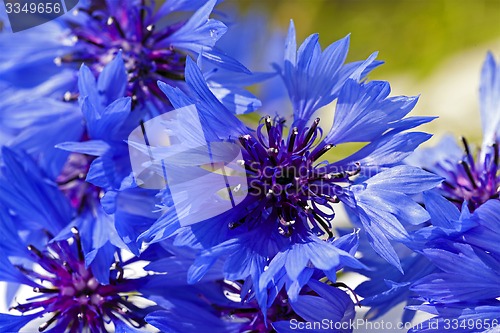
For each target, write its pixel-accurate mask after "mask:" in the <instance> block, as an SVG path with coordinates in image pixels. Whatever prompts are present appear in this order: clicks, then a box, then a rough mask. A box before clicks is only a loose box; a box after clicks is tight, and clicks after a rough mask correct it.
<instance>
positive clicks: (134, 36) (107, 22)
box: [54, 1, 186, 102]
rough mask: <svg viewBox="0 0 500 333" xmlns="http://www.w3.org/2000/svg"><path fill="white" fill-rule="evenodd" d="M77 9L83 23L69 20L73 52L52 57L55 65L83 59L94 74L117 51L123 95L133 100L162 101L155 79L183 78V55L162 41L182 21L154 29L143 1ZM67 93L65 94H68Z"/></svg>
mask: <svg viewBox="0 0 500 333" xmlns="http://www.w3.org/2000/svg"><path fill="white" fill-rule="evenodd" d="M109 11H110V9H109V8H107V7H102V8H94V7H91V8H89V9H79V10H78V12H76V13H82V14H83V15H87V18H86V20H85V21H84V23H72V24H71V28H72V36H73V41H74V42H75V45H74V51H73V52H71V53H69V54H66V55H64V56H62V57H58V58H56V59H55V60H54V61H55V62H56V64H62V63H78V64H80V63H81V62H84V63H85V64H87V65H88V66H89V67H90V68H91V69H92V70H93V71H94V73H95V74H97V73H100V72H101V71H102V70H103V68H104V67H105V66H106V65H107V64H108V63H109V62H111V61H112V60H113V59H114V57H115V56H116V54H117V53H118V52H119V51H120V50H121V51H122V56H123V59H124V63H125V67H126V69H127V74H128V86H127V96H130V97H132V99H133V101H134V102H137V101H138V100H140V101H144V100H146V99H148V98H150V97H151V96H154V97H156V98H160V99H162V100H165V97H164V95H163V94H162V93H161V91H160V90H159V88H158V87H157V85H156V82H157V81H158V80H184V66H185V58H186V55H185V54H184V53H181V52H179V51H177V50H174V49H173V48H172V46H171V45H169V43H166V42H165V41H164V40H165V39H166V38H168V37H169V36H170V35H171V34H172V33H174V32H175V31H177V30H178V29H179V28H180V27H181V26H182V24H184V22H180V23H177V24H174V25H170V26H167V27H164V28H157V27H155V25H154V24H150V23H149V22H152V20H153V19H151V15H152V8H149V7H148V6H146V5H145V1H142V4H141V5H140V6H138V7H132V6H130V5H127V6H124V7H123V8H121V7H120V8H116V9H115V10H114V11H115V12H114V13H113V14H110V13H109ZM69 96H70V95H67V97H69Z"/></svg>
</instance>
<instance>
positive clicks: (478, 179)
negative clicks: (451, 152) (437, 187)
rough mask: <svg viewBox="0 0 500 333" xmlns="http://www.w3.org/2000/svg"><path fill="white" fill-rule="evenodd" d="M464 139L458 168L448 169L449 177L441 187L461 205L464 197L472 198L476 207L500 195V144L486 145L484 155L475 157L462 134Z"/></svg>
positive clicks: (472, 207)
mask: <svg viewBox="0 0 500 333" xmlns="http://www.w3.org/2000/svg"><path fill="white" fill-rule="evenodd" d="M462 142H463V145H464V147H465V155H464V157H463V159H462V160H461V161H459V162H458V163H457V167H456V169H455V170H453V171H447V172H446V178H447V180H446V181H444V182H443V183H442V185H441V189H442V190H443V191H444V192H445V196H446V197H447V198H448V199H449V200H451V201H453V202H455V203H457V205H458V206H461V205H462V202H463V201H464V200H466V201H468V207H469V209H470V210H471V211H474V210H475V209H476V208H478V207H479V206H480V205H481V204H483V203H484V202H486V201H487V200H489V199H495V198H498V197H499V192H500V174H499V172H500V169H499V166H498V163H499V147H498V142H496V143H494V144H493V145H491V146H489V147H486V148H485V149H486V151H484V152H483V154H481V156H482V158H481V159H478V160H477V161H475V160H474V157H473V155H472V152H471V150H470V147H469V144H468V143H467V140H466V139H465V138H462Z"/></svg>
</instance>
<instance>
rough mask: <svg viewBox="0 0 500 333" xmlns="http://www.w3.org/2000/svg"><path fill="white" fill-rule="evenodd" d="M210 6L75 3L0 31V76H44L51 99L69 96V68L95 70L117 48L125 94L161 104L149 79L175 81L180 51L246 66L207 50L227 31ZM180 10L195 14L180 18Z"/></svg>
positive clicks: (17, 80)
mask: <svg viewBox="0 0 500 333" xmlns="http://www.w3.org/2000/svg"><path fill="white" fill-rule="evenodd" d="M215 4H216V0H195V1H167V2H165V3H164V4H162V5H161V6H159V7H158V8H156V6H155V2H154V1H151V2H146V1H144V0H133V1H125V0H119V1H104V0H93V1H86V2H82V4H81V5H79V6H78V7H77V9H75V10H73V11H72V14H73V15H71V14H68V15H66V16H64V17H63V18H61V19H59V20H57V21H55V22H52V23H50V24H47V25H43V26H41V27H37V28H35V29H31V31H24V32H20V33H19V34H16V35H11V34H3V36H2V38H1V40H0V45H2V49H3V50H5V52H3V53H2V58H1V59H4V60H2V61H0V62H1V63H2V65H0V73H1V74H2V79H3V80H6V81H8V82H10V83H11V84H14V85H15V86H18V87H33V86H36V85H38V84H41V83H43V82H44V81H47V80H50V81H53V82H54V83H53V85H54V87H53V89H54V90H53V91H52V92H53V93H57V94H59V96H57V97H58V98H62V97H63V94H64V99H65V100H71V99H73V98H74V97H75V93H77V91H75V86H76V85H75V75H74V73H75V71H76V70H77V69H78V68H79V67H80V65H81V64H82V63H85V64H87V66H88V67H89V68H90V69H91V71H92V72H93V74H94V75H97V74H99V73H100V72H101V71H102V70H103V69H104V67H105V66H106V65H107V64H108V63H110V62H111V61H112V60H113V59H114V58H115V56H116V54H117V53H118V52H119V51H121V52H122V55H123V58H124V62H125V67H126V69H127V77H126V78H127V81H128V84H127V87H126V95H127V96H129V97H131V98H132V99H133V101H134V103H139V104H140V105H141V106H144V104H146V103H153V104H154V103H155V101H157V99H161V100H163V102H165V98H164V95H163V94H162V93H161V91H160V90H159V89H158V86H157V84H156V81H157V80H160V79H161V80H164V81H167V82H170V83H171V84H174V85H176V84H178V82H181V81H182V80H183V73H184V65H185V58H186V55H187V54H194V55H198V54H203V57H204V58H205V59H206V60H208V61H210V62H213V63H215V64H217V65H220V64H224V65H225V66H226V67H228V68H231V69H234V70H237V71H247V70H246V69H245V68H244V67H243V66H242V65H241V64H239V63H238V62H237V61H236V60H234V59H232V58H230V57H227V56H226V55H225V54H224V53H223V52H221V51H219V50H218V49H216V48H215V47H214V46H215V43H216V41H217V40H218V39H219V38H220V37H221V36H222V35H223V34H224V33H225V31H226V29H227V27H226V26H225V25H224V24H223V23H222V22H221V21H219V20H216V19H210V18H209V15H210V14H211V12H212V10H213V7H214V6H215ZM186 11H195V12H194V14H193V15H192V16H191V17H187V18H186V17H185V15H183V13H185V12H186ZM40 36H41V37H40ZM19 45H23V47H18V46H19ZM26 73H29V75H26ZM162 104H164V103H162Z"/></svg>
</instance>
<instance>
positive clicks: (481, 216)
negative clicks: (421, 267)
mask: <svg viewBox="0 0 500 333" xmlns="http://www.w3.org/2000/svg"><path fill="white" fill-rule="evenodd" d="M499 211H500V202H499V201H497V200H490V201H488V202H487V203H485V204H483V205H482V206H481V207H479V208H478V209H477V210H476V211H475V212H474V213H473V214H472V216H471V220H472V221H473V223H474V225H475V226H473V227H471V228H470V229H468V230H467V231H465V232H464V233H463V235H462V236H461V237H455V239H454V240H453V237H452V240H450V239H446V238H445V239H442V241H441V243H440V246H436V243H435V242H434V245H433V246H429V247H428V248H425V249H423V250H422V251H421V253H422V254H423V255H424V256H425V257H426V258H427V259H429V260H430V261H431V262H432V263H433V264H434V265H435V266H436V267H437V268H439V271H436V272H434V273H433V274H430V275H427V276H424V277H422V278H421V279H419V280H417V281H415V282H414V283H413V284H412V286H411V290H412V292H414V293H415V294H416V295H418V296H416V297H418V299H419V300H421V301H425V302H428V303H427V304H424V305H420V306H413V307H410V308H412V309H414V310H423V311H427V312H429V313H431V314H434V315H436V317H433V318H431V319H430V320H429V321H427V322H425V323H423V329H422V328H420V327H418V328H414V329H413V330H411V332H441V331H442V330H443V329H444V326H445V325H446V324H447V323H449V322H450V321H458V325H456V326H457V327H456V332H490V329H491V328H492V327H494V326H498V321H499V320H500V303H499V302H498V300H497V298H498V297H499V295H500V289H499V287H498V285H499V282H500V281H499V273H500V252H499V251H498V242H499V239H498V237H499V236H498V235H499V233H498V231H499V228H500V218H499V215H498V212H499ZM431 323H432V324H433V325H431ZM436 323H437V324H436ZM464 323H465V324H464ZM471 323H473V324H471Z"/></svg>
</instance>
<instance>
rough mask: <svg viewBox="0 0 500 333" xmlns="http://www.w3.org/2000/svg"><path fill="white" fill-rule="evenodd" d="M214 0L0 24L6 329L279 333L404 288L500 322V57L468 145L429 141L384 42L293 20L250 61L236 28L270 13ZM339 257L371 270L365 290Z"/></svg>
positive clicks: (97, 7)
mask: <svg viewBox="0 0 500 333" xmlns="http://www.w3.org/2000/svg"><path fill="white" fill-rule="evenodd" d="M216 5H217V1H215V0H193V1H184V0H167V1H164V2H161V3H158V4H156V3H154V2H153V1H144V0H134V1H122V0H117V1H114V0H113V1H111V0H106V1H104V0H88V1H81V3H80V4H79V5H78V6H77V7H76V8H75V9H74V10H73V11H71V12H70V13H67V14H65V15H63V16H61V17H60V18H58V19H56V20H55V21H53V22H49V23H47V24H45V25H41V26H39V27H36V28H33V29H30V30H26V31H23V32H19V33H16V34H11V33H9V32H8V31H2V32H1V33H0V45H1V48H2V50H4V51H5V52H2V54H0V74H1V79H0V87H2V88H3V89H2V91H1V92H0V97H1V98H0V120H1V121H0V146H1V151H0V228H1V230H2V232H1V233H0V240H1V241H0V250H1V251H0V252H1V253H2V255H1V256H0V280H2V281H5V282H9V284H8V290H7V296H8V299H7V302H8V303H9V304H8V307H9V312H8V313H3V314H0V331H2V332H18V331H21V332H22V331H28V332H30V331H33V329H35V330H36V329H38V331H40V332H130V333H135V332H148V331H153V332H156V331H162V332H194V333H196V332H207V329H209V331H210V332H220V333H230V332H241V333H243V332H269V333H270V332H279V333H282V332H285V333H286V332H294V329H293V326H292V325H291V323H292V322H293V323H295V324H297V323H304V322H321V321H322V320H328V321H329V322H332V323H348V322H351V321H352V320H353V319H354V318H355V314H356V313H355V312H356V311H355V305H356V304H359V305H361V304H363V305H368V306H371V310H370V311H369V312H368V315H370V316H371V317H377V316H380V315H382V314H383V313H385V312H387V311H388V310H389V309H390V308H392V307H393V306H395V305H396V304H398V303H400V302H402V301H406V302H407V303H408V306H407V312H406V313H405V317H404V320H405V321H410V320H411V318H412V314H413V311H414V310H424V311H427V312H431V313H433V314H436V315H437V320H438V322H439V323H444V322H445V321H446V320H448V319H450V318H454V319H470V318H472V319H478V320H488V322H489V323H490V324H491V325H493V321H494V320H500V310H499V309H500V306H499V303H498V300H497V298H498V297H500V291H499V289H498V282H499V278H498V276H497V275H498V272H499V271H500V258H499V257H498V256H497V255H498V254H500V252H499V251H498V249H496V244H497V242H498V241H500V239H499V237H500V236H499V235H500V220H499V216H500V214H499V212H500V201H499V191H500V174H499V144H500V142H499V140H500V66H498V65H497V63H496V62H495V60H494V58H493V56H492V55H488V58H487V60H486V63H485V65H484V68H483V73H482V84H481V117H482V120H483V131H484V142H483V144H482V146H481V148H480V149H479V150H478V152H477V154H476V153H475V152H474V150H473V148H472V146H471V145H469V143H468V142H467V141H466V140H465V139H462V142H463V145H464V151H462V149H460V148H459V147H458V146H457V145H456V144H455V143H454V142H453V141H451V140H450V139H445V140H444V141H443V142H442V143H441V144H440V145H439V146H438V147H436V148H426V149H422V150H418V149H417V148H418V147H419V146H420V145H421V144H422V143H424V142H425V141H427V140H428V139H429V138H430V137H431V135H430V134H427V133H423V132H420V131H418V130H416V128H417V127H418V126H420V125H422V124H425V123H428V122H430V121H432V120H433V119H434V117H420V116H409V113H410V112H411V111H412V109H413V107H414V106H415V104H416V103H417V100H418V98H417V97H407V96H391V94H390V93H391V87H390V84H389V83H388V82H386V81H370V80H368V79H367V76H368V75H369V74H370V72H371V71H372V70H374V69H375V68H376V67H378V66H379V65H381V64H382V62H380V61H378V60H376V56H377V53H372V54H371V55H369V56H368V57H367V58H366V59H365V60H361V61H355V62H346V59H347V54H348V50H349V39H350V37H349V36H346V37H345V38H342V39H340V40H338V41H336V42H334V43H332V44H331V45H329V46H327V47H326V48H324V49H322V47H321V46H320V44H319V36H318V35H317V34H313V35H310V36H309V37H307V38H306V39H305V40H304V41H303V42H302V43H301V44H300V45H299V46H298V45H297V41H296V36H295V35H296V34H295V26H294V23H293V21H292V22H291V23H290V26H289V30H288V34H287V36H286V37H284V38H281V39H280V40H279V41H278V38H274V37H273V38H272V39H271V38H270V40H271V42H269V43H267V44H265V45H269V49H272V50H274V51H276V52H271V51H269V50H266V52H265V53H262V52H260V51H259V52H258V54H255V56H254V57H253V58H252V53H251V52H246V54H244V58H245V59H237V58H238V57H239V56H242V55H241V54H239V53H241V52H238V50H237V51H235V50H231V47H232V45H239V44H238V43H241V40H236V39H238V38H240V35H244V36H247V37H248V38H249V41H248V42H249V43H250V42H251V41H256V40H258V39H263V38H264V37H265V36H266V34H267V31H261V30H260V29H255V31H253V32H254V33H261V34H263V35H258V36H252V37H250V36H249V33H248V31H250V30H251V29H248V28H246V29H245V28H244V27H243V29H242V28H241V27H239V28H238V27H236V26H235V27H234V28H235V29H236V30H235V31H238V30H237V29H241V31H245V33H244V34H241V33H237V34H234V35H231V29H232V27H231V26H230V25H229V24H228V25H229V28H228V25H226V24H225V23H223V22H222V21H221V20H222V19H217V18H215V17H219V16H218V14H220V13H219V12H214V7H215V6H216ZM216 13H217V15H216ZM220 17H224V16H223V15H221V16H220ZM242 22H244V23H245V22H246V23H247V24H250V25H251V24H253V20H248V21H243V20H242ZM226 30H229V34H228V35H227V36H226V38H225V39H222V41H223V42H222V43H220V45H219V43H218V40H219V39H220V38H221V37H222V35H224V34H225V32H226ZM276 36H277V35H276ZM234 38H236V39H234ZM20 44H22V45H25V47H21V48H20V47H16V45H20ZM271 44H272V45H271ZM260 47H262V46H260ZM225 48H228V49H227V50H225ZM278 50H280V51H278ZM263 54H265V57H263ZM242 57H243V56H242ZM249 58H251V59H249ZM263 58H265V59H263ZM240 61H244V62H246V63H255V62H259V64H258V66H257V67H259V70H261V68H266V69H265V70H264V71H258V72H251V71H250V70H249V69H247V68H246V67H245V66H244V65H242V64H241V62H240ZM263 62H265V63H264V64H262V63H263ZM251 69H252V68H251ZM269 82H273V83H272V84H269ZM278 85H280V86H281V90H280V89H278V88H276V86H278ZM248 86H252V91H253V92H257V95H258V96H260V97H261V99H258V98H257V97H256V96H254V95H253V94H252V93H250V92H249V91H247V90H246V87H248ZM271 90H272V92H271ZM273 108H278V109H277V110H272V111H270V110H271V109H273ZM287 109H288V110H290V112H289V111H287ZM255 111H258V112H259V113H261V116H262V114H263V116H262V117H261V119H260V121H259V123H258V124H257V125H256V126H255V127H253V126H252V125H251V124H249V123H247V122H244V119H245V118H243V117H241V114H248V113H252V112H255ZM329 113H332V115H333V116H332V117H330V116H329ZM323 117H326V118H329V117H330V118H333V123H332V124H331V125H329V122H328V121H324V120H321V119H320V118H323ZM246 119H248V118H246ZM349 143H358V146H359V147H361V148H360V149H358V150H357V151H354V152H351V154H350V155H348V156H347V157H340V156H345V154H342V153H340V152H341V151H345V149H344V148H342V147H344V145H345V144H349ZM415 150H417V152H416V153H415V154H414V151H415ZM476 155H477V156H476ZM339 210H345V211H347V213H348V216H349V218H350V220H351V222H352V228H351V229H350V230H347V231H346V230H345V229H342V230H341V229H340V228H339V227H340V226H341V225H342V224H339V222H342V221H339V218H338V217H337V216H338V215H337V213H338V211H339ZM360 254H362V256H360ZM457 263H459V264H457ZM346 271H357V272H360V273H362V274H364V275H365V276H367V277H369V278H370V280H369V281H367V282H364V283H363V284H361V285H360V286H358V287H357V288H356V289H355V290H354V288H355V287H356V286H352V285H350V281H349V279H344V277H345V275H344V274H343V272H346ZM384 280H385V281H384ZM20 285H25V286H28V287H30V288H32V290H33V293H32V295H30V293H29V292H26V291H25V289H19V286H20ZM14 295H16V297H15V300H14ZM358 295H359V296H362V297H363V298H364V299H363V300H362V301H360V300H359V297H358ZM491 325H490V326H489V327H488V328H485V326H484V325H483V326H482V327H483V328H484V330H480V329H477V327H473V328H470V327H469V328H464V329H463V330H462V331H460V332H482V331H487V330H488V329H489V328H491V327H492V326H491ZM334 326H335V327H342V329H340V330H337V331H335V332H351V331H352V329H351V328H350V325H334ZM344 327H347V328H344ZM330 330H331V329H330ZM320 331H324V330H322V329H317V330H314V332H320ZM430 331H433V328H432V325H430V322H429V323H428V325H427V327H426V328H422V327H420V328H419V329H413V330H412V332H430ZM437 332H439V329H438V330H437Z"/></svg>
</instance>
